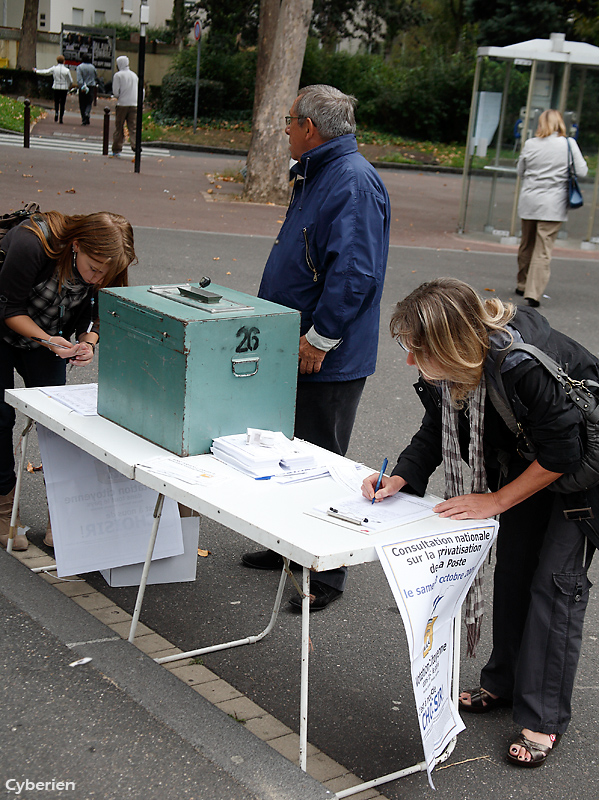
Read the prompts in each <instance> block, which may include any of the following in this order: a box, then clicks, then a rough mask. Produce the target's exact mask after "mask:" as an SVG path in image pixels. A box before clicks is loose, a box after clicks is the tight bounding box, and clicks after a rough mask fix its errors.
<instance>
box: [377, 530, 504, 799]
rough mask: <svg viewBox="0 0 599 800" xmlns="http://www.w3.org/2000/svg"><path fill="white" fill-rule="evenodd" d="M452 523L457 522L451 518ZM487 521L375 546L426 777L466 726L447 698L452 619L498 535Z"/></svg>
mask: <svg viewBox="0 0 599 800" xmlns="http://www.w3.org/2000/svg"><path fill="white" fill-rule="evenodd" d="M454 525H455V523H454ZM497 527H498V526H497V523H496V522H493V521H491V520H483V521H482V522H478V521H477V522H472V523H469V525H468V527H467V528H466V527H465V528H463V529H461V530H455V529H453V530H452V529H448V530H447V531H446V532H442V533H436V534H434V535H432V536H419V537H417V538H414V539H409V540H405V541H399V542H395V543H393V544H386V545H377V548H376V549H377V553H378V556H379V559H380V561H381V564H382V565H383V569H384V571H385V575H386V576H387V580H388V581H389V585H390V586H391V589H392V591H393V595H394V597H395V602H396V603H397V606H398V608H399V611H400V613H401V616H402V619H403V623H404V627H405V631H406V635H407V638H408V647H409V651H410V661H411V666H412V686H413V688H414V698H415V701H416V711H417V713H418V722H419V725H420V734H421V736H422V745H423V747H424V756H425V760H426V764H427V772H428V776H429V782H430V784H431V786H432V785H433V783H432V780H431V771H432V769H433V767H434V765H435V760H436V759H437V758H438V757H439V756H440V755H441V754H442V753H443V751H444V750H445V748H446V747H447V745H448V744H449V742H450V741H451V740H452V739H453V738H454V736H457V734H458V733H460V732H461V731H463V730H464V727H465V726H464V723H463V722H462V720H461V719H460V717H459V715H458V713H457V709H456V708H455V706H454V704H453V701H452V699H451V680H452V663H453V624H454V619H455V618H456V617H458V616H459V613H460V608H461V605H462V602H463V600H464V598H465V597H466V593H467V591H468V589H469V587H470V584H471V583H472V581H473V580H474V577H475V575H476V573H477V572H478V569H479V567H480V566H481V564H482V563H483V561H484V559H485V557H486V555H487V553H488V552H489V548H490V547H491V544H492V543H493V540H494V538H495V536H496V535H497Z"/></svg>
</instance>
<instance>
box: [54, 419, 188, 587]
mask: <svg viewBox="0 0 599 800" xmlns="http://www.w3.org/2000/svg"><path fill="white" fill-rule="evenodd" d="M38 440H39V446H40V452H41V455H42V463H43V465H44V479H45V481H46V492H47V496H48V507H49V510H50V519H51V521H52V533H53V537H54V553H55V556H56V565H57V572H58V575H59V577H60V576H64V575H76V574H78V573H82V572H92V571H95V570H100V569H109V568H111V567H121V566H125V565H127V564H138V563H140V562H141V561H144V560H145V558H146V552H147V547H148V542H149V540H150V534H151V531H152V524H153V512H154V508H155V505H156V499H157V493H156V492H155V491H153V490H152V489H148V488H147V487H145V486H142V485H141V484H140V483H137V482H136V481H132V480H129V479H128V478H125V477H124V476H123V475H121V474H120V473H119V472H117V471H116V470H114V469H112V468H111V467H109V466H107V465H106V464H103V463H102V462H101V461H98V459H96V458H94V457H93V456H91V455H89V453H86V452H84V451H83V450H81V449H80V448H79V447H76V446H75V445H73V444H71V443H70V442H67V441H66V440H65V439H63V438H61V437H60V436H58V435H57V434H55V433H52V432H51V431H49V430H48V429H47V428H44V427H43V426H42V425H38ZM181 553H183V536H182V532H181V520H180V518H179V512H178V508H177V504H176V503H175V502H174V501H173V500H169V499H166V500H165V501H164V506H163V509H162V517H161V520H160V525H159V528H158V535H157V537H156V545H155V547H154V554H153V558H167V557H168V556H177V555H181Z"/></svg>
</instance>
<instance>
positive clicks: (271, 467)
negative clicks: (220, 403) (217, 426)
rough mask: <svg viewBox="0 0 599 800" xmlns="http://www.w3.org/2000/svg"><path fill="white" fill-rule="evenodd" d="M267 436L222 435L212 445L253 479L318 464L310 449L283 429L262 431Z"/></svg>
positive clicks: (224, 459) (213, 448)
mask: <svg viewBox="0 0 599 800" xmlns="http://www.w3.org/2000/svg"><path fill="white" fill-rule="evenodd" d="M261 433H262V434H264V435H263V436H261V437H260V436H256V435H249V433H248V434H245V433H239V434H233V435H232V436H219V437H218V438H217V439H215V440H214V441H213V443H212V447H211V448H210V449H211V451H212V453H213V455H214V456H216V458H218V459H220V460H221V461H224V462H225V463H226V464H230V465H231V466H233V467H235V468H236V469H239V470H241V471H242V472H244V473H245V474H246V475H251V476H252V477H253V478H267V477H274V476H278V475H285V474H286V473H288V472H289V471H292V470H293V471H294V472H295V471H298V470H307V469H311V468H313V467H315V466H316V459H315V458H314V456H313V455H312V453H310V452H309V449H308V448H305V447H301V445H300V444H299V443H295V442H292V441H291V440H289V439H288V438H287V437H286V436H285V434H283V433H281V432H280V431H277V432H273V431H262V432H261Z"/></svg>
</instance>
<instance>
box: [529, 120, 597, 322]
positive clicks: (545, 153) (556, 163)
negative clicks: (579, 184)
mask: <svg viewBox="0 0 599 800" xmlns="http://www.w3.org/2000/svg"><path fill="white" fill-rule="evenodd" d="M570 153H571V157H572V160H573V163H574V168H575V170H576V175H577V176H578V177H581V178H584V176H585V175H586V174H587V172H588V170H589V168H588V166H587V162H586V161H585V160H584V158H583V156H582V153H581V152H580V149H579V147H578V145H577V144H576V142H575V140H574V139H570V138H568V136H567V134H566V126H565V124H564V120H563V118H562V115H561V114H560V112H559V111H556V109H554V108H549V109H547V110H546V111H543V113H542V114H541V116H540V117H539V124H538V127H537V132H536V134H535V136H534V137H533V138H532V139H528V140H527V141H526V142H525V143H524V146H523V148H522V153H521V155H520V158H519V160H518V175H519V176H520V177H521V178H522V189H521V191H520V199H519V201H518V216H519V217H520V218H521V222H522V238H521V240H520V248H519V249H518V282H517V286H516V294H519V295H520V296H522V297H524V298H525V299H526V301H527V303H528V305H529V306H533V307H534V308H536V307H537V306H539V305H540V304H541V298H542V296H543V292H544V291H545V289H546V287H547V284H548V283H549V276H550V268H549V267H550V264H551V254H552V252H553V244H554V242H555V239H556V237H557V234H558V231H559V229H560V228H561V226H562V222H565V220H567V219H568V163H569V160H570Z"/></svg>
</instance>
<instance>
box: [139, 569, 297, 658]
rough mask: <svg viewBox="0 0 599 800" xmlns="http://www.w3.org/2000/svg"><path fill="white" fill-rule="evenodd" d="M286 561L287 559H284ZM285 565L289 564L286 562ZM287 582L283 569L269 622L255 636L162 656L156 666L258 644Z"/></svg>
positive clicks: (272, 622) (271, 624) (273, 619)
mask: <svg viewBox="0 0 599 800" xmlns="http://www.w3.org/2000/svg"><path fill="white" fill-rule="evenodd" d="M284 560H285V561H287V559H284ZM287 564H289V562H288V561H287ZM286 580H287V572H286V569H285V567H283V569H282V570H281V578H280V579H279V588H278V589H277V594H276V597H275V603H274V606H273V609H272V614H271V615H270V621H269V623H268V625H267V626H266V628H264V630H263V631H261V632H260V633H258V634H257V635H255V636H246V637H245V638H244V639H236V640H235V641H232V642H222V643H221V644H213V645H210V646H209V647H200V648H199V649H197V650H187V651H186V652H185V653H177V655H174V656H163V657H162V658H155V659H154V661H155V662H156V663H157V664H167V663H169V662H171V661H181V660H182V659H184V658H194V657H195V656H203V655H205V654H206V653H216V652H217V651H218V650H230V649H231V648H232V647H240V646H241V645H244V644H255V643H256V642H259V641H260V640H261V639H264V637H265V636H268V634H269V633H270V632H271V631H272V629H273V628H274V626H275V622H276V621H277V616H278V614H279V608H280V607H281V598H282V597H283V589H284V588H285V581H286Z"/></svg>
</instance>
